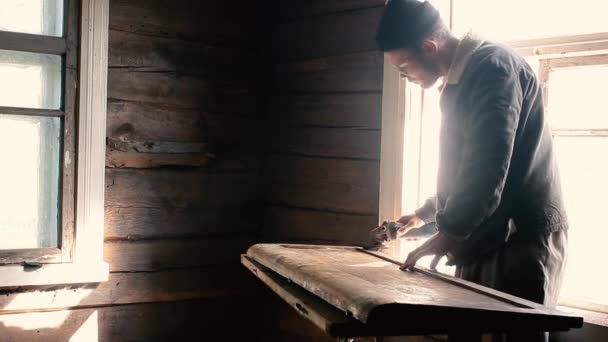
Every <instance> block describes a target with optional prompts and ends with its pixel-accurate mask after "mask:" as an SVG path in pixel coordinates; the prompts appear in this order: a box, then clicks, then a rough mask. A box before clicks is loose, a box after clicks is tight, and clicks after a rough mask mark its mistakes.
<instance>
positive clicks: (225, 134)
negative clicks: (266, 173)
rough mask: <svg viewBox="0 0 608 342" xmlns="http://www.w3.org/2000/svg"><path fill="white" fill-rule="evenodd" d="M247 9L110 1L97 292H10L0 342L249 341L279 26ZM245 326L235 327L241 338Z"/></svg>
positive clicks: (181, 0)
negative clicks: (104, 275) (106, 269)
mask: <svg viewBox="0 0 608 342" xmlns="http://www.w3.org/2000/svg"><path fill="white" fill-rule="evenodd" d="M270 15H271V12H269V11H268V10H267V9H266V8H264V7H263V6H259V4H258V3H255V2H251V1H240V0H237V1H230V2H227V1H210V0H205V1H198V0H172V1H163V0H146V1H143V0H138V1H133V0H111V1H110V27H109V75H108V103H107V108H108V111H107V156H106V157H107V158H106V179H105V182H106V194H105V195H106V203H105V248H104V255H105V260H106V261H107V262H108V263H109V264H110V272H111V273H110V279H109V281H108V282H105V283H102V284H98V285H72V286H55V287H51V288H23V289H8V290H4V291H3V293H2V294H3V296H0V308H1V309H0V340H1V341H20V342H21V341H39V340H44V341H68V340H71V341H87V342H88V341H136V340H137V341H166V340H170V339H172V338H175V337H177V338H179V337H187V336H188V337H190V338H189V339H194V340H218V341H219V340H221V341H233V340H234V341H237V340H238V341H241V340H250V339H253V338H254V337H255V336H257V334H258V333H257V331H256V329H255V322H256V319H255V317H253V318H252V317H251V316H250V315H248V312H247V310H244V309H243V308H247V307H251V306H253V305H254V301H253V299H254V294H255V292H256V291H257V290H259V289H260V287H258V286H257V283H256V282H255V281H254V280H253V277H252V276H250V275H249V274H248V273H247V271H246V270H245V269H244V268H243V267H241V266H240V264H239V254H240V253H242V252H244V251H245V250H246V248H247V247H248V246H249V245H250V244H252V243H254V241H256V240H257V239H258V236H259V233H260V229H261V224H262V220H263V201H262V189H261V186H262V177H261V175H262V171H261V170H262V165H263V164H262V160H263V149H264V145H263V140H262V137H263V134H262V130H263V128H264V127H263V122H264V120H263V117H264V116H265V115H266V113H265V111H264V110H263V108H265V107H267V103H266V102H267V100H266V99H267V93H266V92H265V89H268V87H269V84H270V78H269V76H268V75H269V74H270V73H269V72H268V71H270V70H271V62H270V59H268V58H266V55H267V54H268V53H269V51H270V50H269V46H270V44H271V26H270V25H269V23H270V21H269V19H268V16H270ZM235 322H237V324H238V326H239V329H234V324H235Z"/></svg>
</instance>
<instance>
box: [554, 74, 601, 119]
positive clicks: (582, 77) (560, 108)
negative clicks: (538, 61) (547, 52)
mask: <svg viewBox="0 0 608 342" xmlns="http://www.w3.org/2000/svg"><path fill="white" fill-rule="evenodd" d="M607 83H608V65H602V66H585V67H574V68H559V69H554V70H553V71H552V72H551V73H550V74H549V88H548V93H547V96H548V107H547V112H548V115H549V121H550V122H551V127H552V128H553V129H564V128H571V129H572V128H575V129H584V128H587V129H590V128H595V129H608V107H607V106H606V85H607Z"/></svg>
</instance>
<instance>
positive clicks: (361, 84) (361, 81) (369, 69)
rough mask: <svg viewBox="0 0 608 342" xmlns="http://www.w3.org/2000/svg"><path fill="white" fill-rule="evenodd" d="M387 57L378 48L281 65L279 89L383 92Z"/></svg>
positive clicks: (283, 90)
mask: <svg viewBox="0 0 608 342" xmlns="http://www.w3.org/2000/svg"><path fill="white" fill-rule="evenodd" d="M383 64H384V59H383V56H382V54H381V53H379V52H376V51H371V52H362V53H353V54H347V55H341V56H331V57H324V58H318V59H310V60H304V61H297V62H291V63H287V64H280V65H278V66H277V73H276V77H275V89H276V90H277V91H279V92H381V91H382V80H383Z"/></svg>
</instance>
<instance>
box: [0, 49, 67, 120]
mask: <svg viewBox="0 0 608 342" xmlns="http://www.w3.org/2000/svg"><path fill="white" fill-rule="evenodd" d="M0 80H2V82H0V106H6V107H25V108H44V109H59V107H60V105H61V57H60V56H55V55H46V54H37V53H29V52H17V51H8V50H0Z"/></svg>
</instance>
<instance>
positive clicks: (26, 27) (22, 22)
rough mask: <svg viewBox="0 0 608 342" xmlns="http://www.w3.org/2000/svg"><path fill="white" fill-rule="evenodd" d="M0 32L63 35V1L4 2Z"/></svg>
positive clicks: (0, 6) (17, 0)
mask: <svg viewBox="0 0 608 342" xmlns="http://www.w3.org/2000/svg"><path fill="white" fill-rule="evenodd" d="M0 31H12V32H22V33H32V34H42V35H46V36H56V37H61V36H62V35H63V0H2V1H0Z"/></svg>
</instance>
